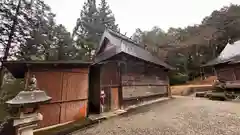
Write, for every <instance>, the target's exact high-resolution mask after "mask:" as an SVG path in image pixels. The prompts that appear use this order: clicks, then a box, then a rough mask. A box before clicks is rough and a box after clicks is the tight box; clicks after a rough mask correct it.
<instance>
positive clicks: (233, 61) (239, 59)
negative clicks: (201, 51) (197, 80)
mask: <svg viewBox="0 0 240 135" xmlns="http://www.w3.org/2000/svg"><path fill="white" fill-rule="evenodd" d="M203 67H214V69H215V74H216V75H217V77H218V79H219V80H223V81H240V41H236V42H234V43H233V44H227V45H226V47H225V48H224V49H223V51H222V52H221V53H220V55H219V56H218V57H217V58H215V59H214V60H211V61H209V62H208V63H207V64H205V65H204V66H203Z"/></svg>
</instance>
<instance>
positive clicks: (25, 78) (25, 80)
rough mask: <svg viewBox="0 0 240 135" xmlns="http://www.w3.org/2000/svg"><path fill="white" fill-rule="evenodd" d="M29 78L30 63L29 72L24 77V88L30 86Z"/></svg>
mask: <svg viewBox="0 0 240 135" xmlns="http://www.w3.org/2000/svg"><path fill="white" fill-rule="evenodd" d="M29 78H30V70H29V65H28V64H27V72H26V73H25V77H24V89H27V88H28V82H29Z"/></svg>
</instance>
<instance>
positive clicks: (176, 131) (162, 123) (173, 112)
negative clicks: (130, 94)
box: [73, 97, 240, 135]
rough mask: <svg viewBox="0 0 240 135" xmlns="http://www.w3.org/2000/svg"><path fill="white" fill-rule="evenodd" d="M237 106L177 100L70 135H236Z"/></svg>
mask: <svg viewBox="0 0 240 135" xmlns="http://www.w3.org/2000/svg"><path fill="white" fill-rule="evenodd" d="M239 105H240V104H239V103H231V102H220V101H211V100H207V99H198V98H193V97H177V98H176V99H174V100H171V101H168V102H163V103H157V104H154V105H151V106H147V107H142V108H139V109H136V110H134V111H132V112H129V113H128V114H125V115H124V116H119V117H116V118H113V119H110V120H107V121H104V122H102V123H100V124H98V125H95V126H93V127H91V128H88V129H84V130H81V131H78V132H75V133H74V134H73V135H139V134H141V135H239V134H240V128H239V127H240V107H239Z"/></svg>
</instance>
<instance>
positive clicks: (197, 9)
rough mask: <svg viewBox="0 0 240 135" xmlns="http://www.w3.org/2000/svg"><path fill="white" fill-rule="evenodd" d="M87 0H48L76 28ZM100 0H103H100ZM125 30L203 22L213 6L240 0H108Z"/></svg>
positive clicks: (69, 26) (60, 17)
mask: <svg viewBox="0 0 240 135" xmlns="http://www.w3.org/2000/svg"><path fill="white" fill-rule="evenodd" d="M85 1H86V0H45V2H46V3H47V4H49V5H50V6H51V8H52V11H53V12H54V13H56V15H57V16H56V20H57V23H59V24H60V23H61V24H63V25H65V26H66V27H67V29H68V30H69V31H70V32H72V29H73V27H74V26H75V24H76V19H77V18H78V17H79V16H80V10H81V8H82V6H83V3H84V2H85ZM97 1H98V2H99V1H100V0H97ZM107 2H108V3H109V5H110V8H111V9H112V11H113V13H114V15H115V18H116V22H117V23H118V24H119V26H120V30H121V33H125V32H127V35H128V36H131V35H132V34H133V33H134V31H135V29H136V28H141V29H142V30H150V29H151V28H152V27H153V26H159V27H160V28H162V29H163V30H168V28H169V27H185V26H188V25H193V24H199V23H200V22H201V20H202V19H203V18H204V17H205V16H207V15H210V14H211V12H212V11H213V10H216V9H220V8H221V7H223V6H225V5H229V4H230V3H233V4H240V0H107Z"/></svg>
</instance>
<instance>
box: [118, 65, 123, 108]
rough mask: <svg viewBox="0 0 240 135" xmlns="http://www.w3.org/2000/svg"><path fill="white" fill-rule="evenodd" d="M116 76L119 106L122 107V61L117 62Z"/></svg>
mask: <svg viewBox="0 0 240 135" xmlns="http://www.w3.org/2000/svg"><path fill="white" fill-rule="evenodd" d="M117 65H118V77H119V90H118V99H119V108H120V109H122V108H123V94H122V63H121V62H118V63H117Z"/></svg>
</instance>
